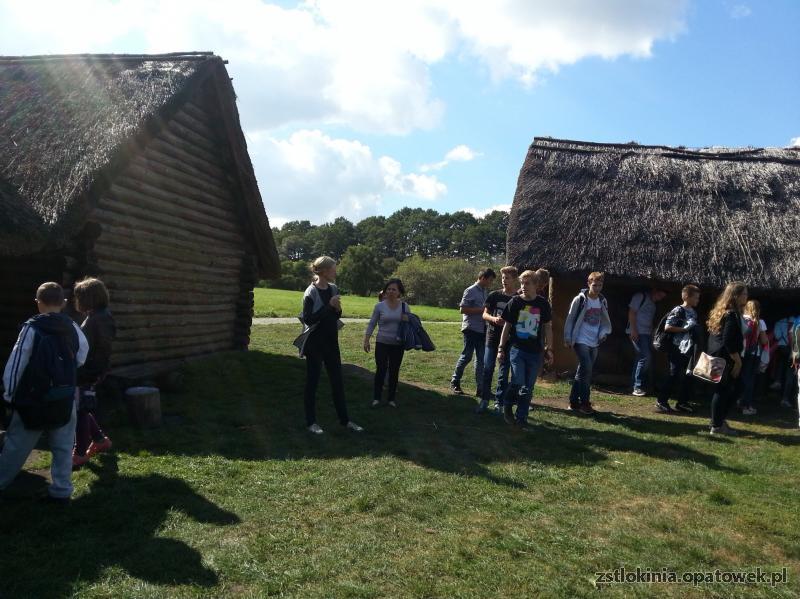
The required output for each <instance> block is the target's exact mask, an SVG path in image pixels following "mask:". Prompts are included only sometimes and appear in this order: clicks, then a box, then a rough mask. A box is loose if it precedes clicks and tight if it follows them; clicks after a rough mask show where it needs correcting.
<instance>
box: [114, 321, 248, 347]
mask: <svg viewBox="0 0 800 599" xmlns="http://www.w3.org/2000/svg"><path fill="white" fill-rule="evenodd" d="M118 320H119V321H120V322H119V323H118V324H119V326H118V327H117V337H116V339H115V340H114V343H115V344H116V343H117V342H122V343H127V342H130V341H135V340H136V339H141V338H142V337H146V338H147V339H157V340H159V342H160V343H163V340H164V339H165V338H166V339H177V338H179V337H180V338H184V337H203V336H204V335H217V334H220V335H221V334H223V333H231V332H235V331H236V329H235V327H234V321H233V320H231V319H226V320H218V321H211V322H196V323H192V324H184V325H179V326H171V325H170V323H168V322H167V323H162V324H161V325H158V326H150V327H131V326H130V324H129V323H127V322H126V323H125V326H124V327H123V326H122V324H123V322H122V319H118Z"/></svg>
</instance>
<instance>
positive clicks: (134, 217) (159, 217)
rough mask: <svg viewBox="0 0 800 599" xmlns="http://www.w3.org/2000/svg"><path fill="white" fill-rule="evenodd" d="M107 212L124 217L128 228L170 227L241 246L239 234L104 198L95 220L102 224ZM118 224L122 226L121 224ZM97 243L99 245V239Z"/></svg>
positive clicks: (95, 210)
mask: <svg viewBox="0 0 800 599" xmlns="http://www.w3.org/2000/svg"><path fill="white" fill-rule="evenodd" d="M109 212H112V213H116V214H118V215H122V216H124V217H125V218H127V219H128V222H129V223H130V226H138V224H142V225H144V226H147V225H148V224H154V225H161V226H162V227H163V226H166V227H171V230H175V229H178V230H181V231H187V232H188V231H190V232H192V233H195V234H197V235H200V236H202V237H204V238H209V239H214V240H219V241H222V242H224V243H229V244H231V245H234V246H236V245H239V244H242V245H243V240H242V236H241V234H239V233H236V232H229V231H223V230H220V229H219V228H217V227H216V226H209V225H206V224H200V223H197V222H193V221H191V220H187V219H184V218H183V217H182V216H174V215H171V214H168V213H165V212H161V211H158V212H155V211H153V210H148V209H146V208H140V207H139V206H137V205H135V204H130V203H128V202H123V201H120V200H119V199H117V200H114V199H112V198H105V197H104V198H103V199H102V200H101V201H100V203H99V204H98V207H97V208H95V209H94V211H93V215H94V216H95V217H96V220H99V222H100V223H101V224H102V222H103V221H102V218H103V216H107V215H108V213H109ZM174 212H177V211H174ZM117 222H119V220H117ZM120 224H121V225H122V226H124V224H123V223H120ZM145 230H146V229H145ZM101 239H102V238H101ZM97 241H98V243H99V242H100V239H98V240H97Z"/></svg>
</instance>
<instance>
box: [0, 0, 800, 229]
mask: <svg viewBox="0 0 800 599" xmlns="http://www.w3.org/2000/svg"><path fill="white" fill-rule="evenodd" d="M165 5H166V6H165ZM42 15H46V16H44V17H42ZM798 32H800V2H797V1H794V0H783V1H780V0H761V1H756V0H604V1H603V2H598V1H596V0H558V1H545V0H497V1H496V2H493V3H486V2H481V1H479V0H459V1H455V0H428V1H423V0H405V1H403V2H388V1H381V0H371V1H368V2H361V1H359V0H313V1H310V2H304V3H292V2H280V3H270V2H261V1H260V0H229V1H228V2H226V3H225V4H224V5H223V4H221V3H219V2H215V1H214V0H195V1H194V2H188V1H187V2H180V1H178V2H170V3H159V2H157V1H155V0H140V1H136V2H134V1H133V0H115V1H113V2H112V1H109V0H75V1H74V2H70V3H63V2H62V3H59V2H52V1H48V2H32V1H25V2H18V1H15V0H0V40H2V41H0V53H2V54H41V53H69V52H166V51H179V50H194V49H204V50H213V51H214V52H216V53H217V54H219V55H221V56H223V57H225V58H227V59H228V60H229V67H228V68H229V71H230V73H231V75H232V76H233V78H234V86H235V87H236V89H237V93H238V95H239V109H240V113H241V118H242V123H243V127H244V129H245V132H246V135H247V138H248V145H249V148H250V151H251V155H252V157H253V162H254V165H255V168H256V175H257V177H258V180H259V184H260V187H261V192H262V196H263V197H264V201H265V204H266V207H267V212H268V214H269V216H270V219H271V221H272V222H273V224H278V225H280V224H281V223H282V222H285V221H286V220H292V219H301V218H302V219H309V220H311V221H313V222H323V221H326V220H330V219H332V218H335V217H336V216H346V217H347V218H350V219H351V220H354V221H355V220H359V219H360V218H363V217H365V216H369V215H371V214H389V213H391V212H393V211H395V210H397V209H399V208H401V207H403V206H421V207H426V208H428V207H429V208H434V209H436V210H439V211H441V212H449V211H454V210H460V209H470V210H472V211H474V212H476V213H477V214H480V213H481V212H483V211H486V210H488V209H490V208H492V207H507V206H508V205H509V204H510V202H511V199H512V197H513V194H514V189H515V186H516V179H517V175H518V173H519V168H520V166H521V164H522V161H523V159H524V157H525V153H526V150H527V147H528V145H529V144H530V142H531V141H532V139H533V137H534V136H537V135H550V136H554V137H564V138H571V139H582V140H590V141H611V142H625V141H630V140H636V141H637V142H639V143H646V144H666V145H685V146H690V147H704V146H711V145H724V146H787V145H790V144H792V143H797V144H798V145H800V111H799V110H798V109H797V106H798V100H799V99H800V65H798V61H797V55H798V50H797V48H798V39H799V38H800V36H799V35H798ZM448 153H449V158H448Z"/></svg>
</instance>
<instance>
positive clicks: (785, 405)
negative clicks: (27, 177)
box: [781, 399, 792, 408]
mask: <svg viewBox="0 0 800 599" xmlns="http://www.w3.org/2000/svg"><path fill="white" fill-rule="evenodd" d="M781 407H782V408H791V407H792V404H791V402H790V401H789V400H788V399H784V400H783V401H781Z"/></svg>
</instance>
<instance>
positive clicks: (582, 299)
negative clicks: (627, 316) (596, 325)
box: [564, 289, 611, 346]
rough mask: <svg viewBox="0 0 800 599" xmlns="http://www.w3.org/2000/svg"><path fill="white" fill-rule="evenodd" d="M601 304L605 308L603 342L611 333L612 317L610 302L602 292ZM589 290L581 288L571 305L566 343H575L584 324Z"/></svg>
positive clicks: (565, 324) (602, 330)
mask: <svg viewBox="0 0 800 599" xmlns="http://www.w3.org/2000/svg"><path fill="white" fill-rule="evenodd" d="M599 299H600V306H601V307H602V308H603V312H602V315H601V316H600V335H599V336H600V341H601V342H602V341H603V340H604V339H605V338H606V337H608V336H609V335H610V334H611V318H610V317H609V315H608V302H607V301H606V298H605V297H604V296H603V295H602V294H600V297H599ZM588 300H589V290H588V289H581V291H580V293H578V295H576V296H575V297H574V298H573V300H572V303H571V304H570V306H569V314H568V315H567V322H565V323H564V343H566V344H567V345H570V346H571V345H573V344H574V343H575V339H576V337H577V336H578V331H579V330H580V328H581V324H583V319H584V317H585V316H586V310H587V307H588V305H589V301H588Z"/></svg>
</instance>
